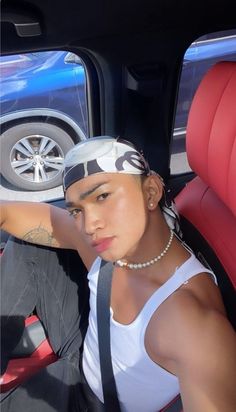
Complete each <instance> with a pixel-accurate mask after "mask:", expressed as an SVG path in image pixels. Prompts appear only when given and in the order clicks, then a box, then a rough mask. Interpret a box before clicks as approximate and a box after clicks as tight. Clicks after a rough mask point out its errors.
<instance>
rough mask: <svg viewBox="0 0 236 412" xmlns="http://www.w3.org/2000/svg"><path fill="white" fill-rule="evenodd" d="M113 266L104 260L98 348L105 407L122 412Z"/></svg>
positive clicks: (98, 318)
mask: <svg viewBox="0 0 236 412" xmlns="http://www.w3.org/2000/svg"><path fill="white" fill-rule="evenodd" d="M113 268H114V266H113V264H112V263H111V262H105V261H104V260H102V262H101V267H100V271H99V276H98V285H97V323H98V346H99V357H100V367H101V378H102V388H103V397H104V407H105V411H106V412H111V411H112V412H121V409H120V404H119V401H118V397H117V391H116V383H115V378H114V374H113V369H112V361H111V344H110V296H111V282H112V273H113Z"/></svg>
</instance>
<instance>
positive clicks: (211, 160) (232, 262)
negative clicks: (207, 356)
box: [175, 62, 236, 320]
mask: <svg viewBox="0 0 236 412" xmlns="http://www.w3.org/2000/svg"><path fill="white" fill-rule="evenodd" d="M186 145H187V146H186V147H187V156H188V160H189V164H190V166H191V168H192V170H193V171H194V172H195V173H196V177H195V178H194V179H193V180H192V181H190V182H189V183H188V184H187V185H186V187H185V188H184V189H183V190H182V191H181V192H180V193H179V194H178V196H177V197H176V199H175V200H176V206H177V209H178V211H179V213H180V216H181V219H182V220H183V221H184V224H187V231H188V230H190V232H191V228H192V232H191V234H190V236H189V238H190V243H191V237H192V234H193V233H194V232H196V233H198V234H199V235H200V237H202V239H203V242H205V243H204V245H203V247H202V250H201V252H200V256H203V260H205V261H206V263H209V260H211V262H212V264H210V266H211V267H212V266H214V261H216V260H218V261H219V263H220V265H221V268H220V267H219V266H217V268H214V267H213V270H215V273H216V275H217V276H218V275H219V278H218V281H219V284H220V286H221V283H222V285H223V293H222V294H223V295H224V296H223V298H224V300H225V304H226V306H227V305H228V311H229V312H231V316H233V309H232V305H233V302H234V305H235V298H234V288H235V286H236V62H220V63H217V64H216V65H215V66H213V67H212V68H211V69H210V70H209V72H208V73H207V74H206V75H205V77H204V78H203V80H202V82H201V83H200V86H199V87H198V90H197V92H196V94H195V97H194V99H193V102H192V106H191V109H190V113H189V119H188V125H187V134H186ZM187 231H186V232H187ZM199 243H201V242H200V240H199V238H196V241H195V245H194V246H195V248H197V250H199ZM208 246H209V254H211V255H212V253H213V255H214V256H213V257H212V256H211V257H209V256H208V252H207V251H206V249H207V247H208ZM220 272H224V273H225V275H226V277H227V278H228V279H227V280H226V279H223V277H224V275H223V274H222V273H220ZM221 277H222V279H223V280H222V279H221ZM227 282H228V283H227ZM230 296H231V302H230V304H229V302H228V300H229V297H230ZM234 315H235V313H234ZM234 319H235V318H234ZM231 320H232V319H231Z"/></svg>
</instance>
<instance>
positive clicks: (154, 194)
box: [143, 175, 163, 210]
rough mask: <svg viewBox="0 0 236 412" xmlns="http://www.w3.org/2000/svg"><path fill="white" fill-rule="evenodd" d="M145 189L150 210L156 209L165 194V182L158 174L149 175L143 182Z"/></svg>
mask: <svg viewBox="0 0 236 412" xmlns="http://www.w3.org/2000/svg"><path fill="white" fill-rule="evenodd" d="M143 191H144V196H145V199H146V204H147V207H148V209H149V210H155V209H156V208H157V206H158V204H159V201H160V200H161V198H162V195H163V182H162V180H161V179H160V177H159V176H158V175H151V176H148V177H147V178H146V179H145V181H144V183H143Z"/></svg>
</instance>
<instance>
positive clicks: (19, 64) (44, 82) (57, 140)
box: [0, 51, 88, 200]
mask: <svg viewBox="0 0 236 412" xmlns="http://www.w3.org/2000/svg"><path fill="white" fill-rule="evenodd" d="M0 73H1V95H0V96H1V97H0V103H1V129H2V130H1V175H2V176H3V179H2V180H1V183H2V186H1V189H0V191H1V197H2V198H3V199H4V198H15V199H17V198H19V199H21V198H23V196H24V194H23V192H27V191H33V192H39V195H38V197H37V200H46V198H45V196H48V195H47V194H44V192H43V191H45V190H47V191H49V189H53V190H50V195H49V196H51V198H55V197H57V196H58V194H59V193H60V195H62V189H61V187H60V188H59V186H60V184H61V174H62V164H63V159H64V156H65V154H66V152H67V151H68V150H69V149H70V148H71V147H72V146H73V145H74V144H75V143H77V142H79V141H80V140H82V139H85V138H86V137H87V134H88V116H87V98H86V84H85V79H86V78H85V70H84V67H83V63H82V61H81V59H80V58H79V57H78V56H77V55H75V54H74V53H71V52H67V51H44V52H34V53H27V54H17V55H11V56H1V57H0ZM54 188H56V189H54ZM7 190H8V192H7V194H6V191H7ZM17 190H20V191H21V192H19V193H18V192H17ZM9 191H10V192H9ZM22 191H23V192H22ZM9 193H10V195H9ZM9 196H10V197H9ZM32 197H33V198H34V197H35V198H36V195H35V196H34V194H32Z"/></svg>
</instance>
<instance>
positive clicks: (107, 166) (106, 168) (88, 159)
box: [63, 136, 150, 190]
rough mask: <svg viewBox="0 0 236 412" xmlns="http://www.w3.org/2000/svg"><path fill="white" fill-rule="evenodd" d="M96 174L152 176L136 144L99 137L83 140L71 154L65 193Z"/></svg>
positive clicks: (66, 159)
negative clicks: (74, 184)
mask: <svg viewBox="0 0 236 412" xmlns="http://www.w3.org/2000/svg"><path fill="white" fill-rule="evenodd" d="M95 173H125V174H135V175H149V174H150V168H149V165H148V162H147V161H146V160H145V159H144V157H143V155H142V154H141V153H140V152H139V151H137V149H135V147H134V146H133V145H132V143H130V142H127V141H125V140H120V139H115V138H112V137H109V136H99V137H94V138H90V139H87V140H83V141H82V142H80V143H78V144H77V145H75V146H74V147H73V148H72V149H71V150H70V151H69V152H68V153H67V155H66V157H65V163H64V176H63V186H64V190H67V189H68V188H69V187H70V186H71V185H72V184H73V183H75V182H77V181H78V180H80V179H83V178H85V177H87V176H90V175H92V174H95Z"/></svg>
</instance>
